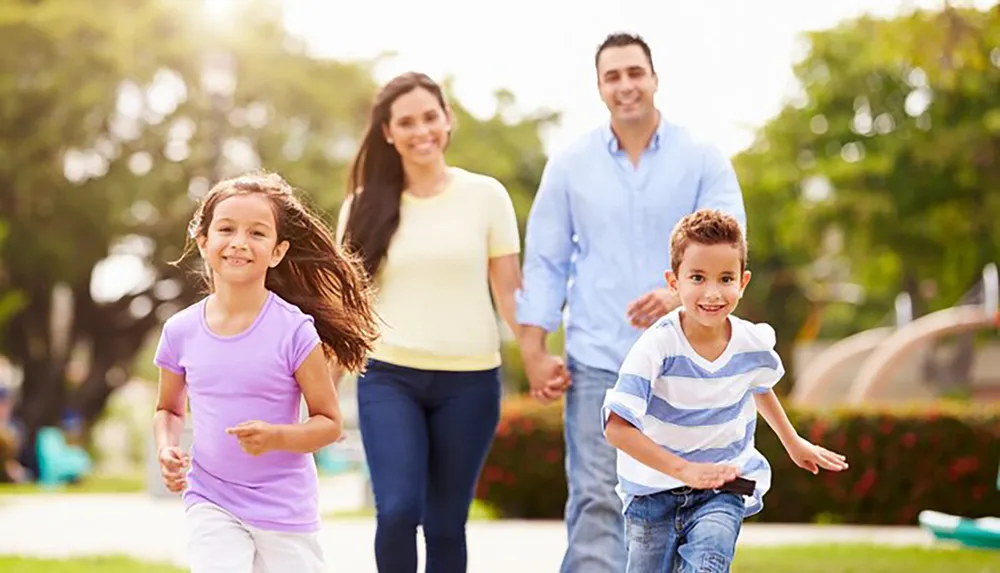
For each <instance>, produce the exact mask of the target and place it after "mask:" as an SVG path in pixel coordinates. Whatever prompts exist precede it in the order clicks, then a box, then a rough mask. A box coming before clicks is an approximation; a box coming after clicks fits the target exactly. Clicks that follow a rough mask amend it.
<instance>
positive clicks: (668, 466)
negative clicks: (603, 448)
mask: <svg viewBox="0 0 1000 573" xmlns="http://www.w3.org/2000/svg"><path fill="white" fill-rule="evenodd" d="M604 433H605V435H606V436H607V439H608V443H610V444H611V445H612V446H614V447H615V448H617V449H619V450H621V451H623V452H625V453H626V454H628V455H630V456H632V458H634V459H635V460H636V461H637V462H639V463H641V464H643V465H645V466H648V467H651V468H653V469H654V470H656V471H658V472H660V473H663V474H666V475H668V476H671V477H675V478H677V479H679V480H681V481H682V482H684V483H685V484H687V485H689V486H691V487H693V488H695V489H714V488H718V487H722V486H723V484H725V483H727V482H730V481H733V480H734V479H736V477H737V475H739V468H737V467H736V466H725V465H719V464H699V463H693V462H689V461H687V460H685V459H684V458H681V457H679V456H677V455H674V454H672V453H670V452H668V451H667V450H665V449H663V448H662V447H660V446H659V445H658V444H657V443H656V442H654V441H653V440H651V439H649V437H648V436H646V434H643V433H642V432H641V431H640V430H639V428H636V427H635V426H633V425H632V424H631V423H629V422H628V421H626V420H625V419H624V418H622V417H621V416H619V415H618V414H615V413H614V412H613V411H612V412H610V413H609V414H608V423H607V427H606V428H605V430H604Z"/></svg>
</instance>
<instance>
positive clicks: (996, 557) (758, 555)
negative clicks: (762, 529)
mask: <svg viewBox="0 0 1000 573" xmlns="http://www.w3.org/2000/svg"><path fill="white" fill-rule="evenodd" d="M958 572H961V573H1000V551H975V550H971V549H952V548H917V547H904V548H895V547H885V546H878V545H807V546H802V547H767V548H763V547H748V548H746V549H740V550H738V551H737V552H736V562H735V563H733V573H958Z"/></svg>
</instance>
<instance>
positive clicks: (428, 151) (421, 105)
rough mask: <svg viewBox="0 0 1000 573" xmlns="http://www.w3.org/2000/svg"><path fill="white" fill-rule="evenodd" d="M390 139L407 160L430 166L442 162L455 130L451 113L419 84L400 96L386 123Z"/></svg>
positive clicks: (386, 130)
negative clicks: (449, 139) (451, 134)
mask: <svg viewBox="0 0 1000 573" xmlns="http://www.w3.org/2000/svg"><path fill="white" fill-rule="evenodd" d="M382 129H383V134H384V135H385V139H386V141H388V142H389V143H390V144H391V145H393V146H394V147H395V148H396V151H397V152H399V156H400V157H401V158H402V159H403V163H409V164H411V165H427V164H431V163H434V162H438V161H441V158H442V156H443V155H444V150H445V147H447V145H448V137H449V133H450V132H451V115H450V113H449V112H448V111H447V110H445V109H444V108H442V107H441V102H439V101H438V99H437V97H435V95H434V94H433V93H431V92H429V91H428V90H426V89H424V88H422V87H417V88H415V89H413V90H410V91H409V92H407V93H405V94H403V95H401V96H399V97H397V98H396V100H395V101H394V102H392V105H391V106H390V108H389V122H388V123H387V124H386V125H384V126H383V128H382Z"/></svg>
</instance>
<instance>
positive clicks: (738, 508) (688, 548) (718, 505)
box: [625, 487, 745, 573]
mask: <svg viewBox="0 0 1000 573" xmlns="http://www.w3.org/2000/svg"><path fill="white" fill-rule="evenodd" d="M744 511H745V504H744V502H743V497H742V496H740V495H738V494H735V493H728V492H718V491H713V490H695V489H691V488H689V487H682V488H677V489H673V490H670V491H664V492H660V493H656V494H652V495H643V496H638V497H636V498H635V499H633V500H632V502H631V503H630V504H629V506H628V508H627V509H626V510H625V537H626V542H627V543H628V568H627V573H674V572H675V571H676V572H679V573H728V572H729V568H730V565H731V564H732V562H733V557H734V556H735V555H736V539H737V538H738V537H739V534H740V528H741V527H742V525H743V515H744Z"/></svg>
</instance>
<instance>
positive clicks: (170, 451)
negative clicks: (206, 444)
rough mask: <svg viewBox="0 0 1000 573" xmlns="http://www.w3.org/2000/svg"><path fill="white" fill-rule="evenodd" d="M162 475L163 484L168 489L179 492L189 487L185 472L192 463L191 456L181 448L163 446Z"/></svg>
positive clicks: (161, 455)
mask: <svg viewBox="0 0 1000 573" xmlns="http://www.w3.org/2000/svg"><path fill="white" fill-rule="evenodd" d="M159 462H160V476H161V477H162V478H163V485H164V486H166V488H167V491H169V492H171V493H178V492H181V491H184V488H186V487H187V479H186V478H185V472H184V470H186V469H187V468H188V466H189V465H190V464H191V456H189V455H188V454H185V453H184V452H182V451H181V449H180V448H178V447H175V446H167V447H165V448H161V449H160V452H159Z"/></svg>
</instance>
